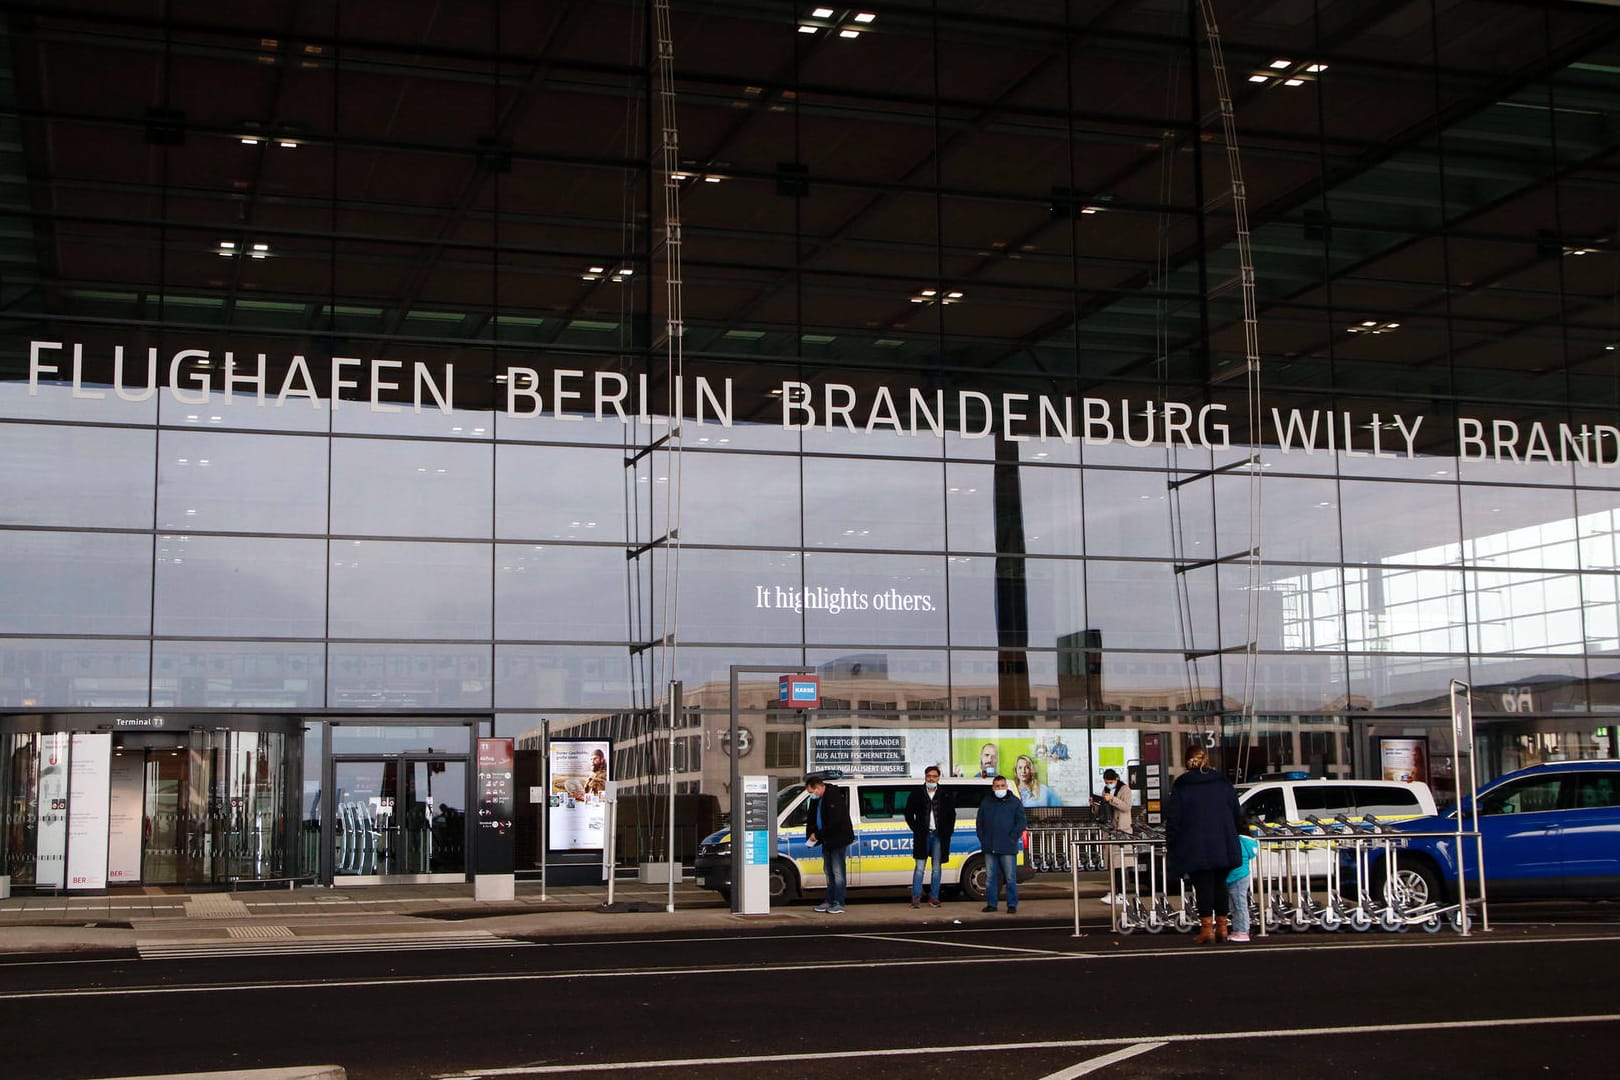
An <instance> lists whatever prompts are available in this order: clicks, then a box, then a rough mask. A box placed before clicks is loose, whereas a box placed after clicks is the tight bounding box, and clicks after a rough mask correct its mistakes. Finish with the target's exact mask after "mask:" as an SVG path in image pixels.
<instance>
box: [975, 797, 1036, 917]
mask: <svg viewBox="0 0 1620 1080" xmlns="http://www.w3.org/2000/svg"><path fill="white" fill-rule="evenodd" d="M1027 824H1028V822H1027V820H1026V819H1025V816H1024V804H1023V802H1022V801H1021V800H1020V799H1018V798H1016V797H1014V798H1009V797H1008V791H1007V778H1006V777H1005V776H998V777H996V778H995V780H994V781H993V782H992V783H991V785H990V794H989V795H988V796H986V797H985V799H984V801H983V802H981V803H980V804H979V816H978V821H977V825H978V830H979V848H980V850H982V851H983V852H984V863H985V869H986V870H987V871H988V872H989V880H988V881H987V882H986V883H985V890H984V910H985V911H994V910H996V902H997V901H998V900H999V899H1000V896H999V893H1000V889H999V888H998V884H999V883H998V881H997V878H1000V879H1002V880H1004V881H1006V883H1007V914H1009V915H1012V914H1015V913H1016V912H1017V911H1018V853H1019V852H1020V851H1022V850H1023V849H1024V829H1025V827H1026V825H1027Z"/></svg>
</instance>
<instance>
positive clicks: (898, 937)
mask: <svg viewBox="0 0 1620 1080" xmlns="http://www.w3.org/2000/svg"><path fill="white" fill-rule="evenodd" d="M843 936H844V937H851V938H860V939H862V940H865V941H903V942H905V943H906V944H908V945H948V946H950V947H951V948H953V949H987V950H989V951H990V952H1004V953H1032V954H1034V955H1035V956H1056V957H1061V958H1063V959H1065V960H1069V959H1080V958H1087V959H1089V958H1090V957H1091V956H1092V954H1091V953H1071V952H1062V951H1060V950H1058V949H1026V948H1024V947H1022V946H1019V945H980V944H978V943H977V942H972V941H941V940H939V939H938V938H918V937H907V936H906V935H904V934H845V935H843Z"/></svg>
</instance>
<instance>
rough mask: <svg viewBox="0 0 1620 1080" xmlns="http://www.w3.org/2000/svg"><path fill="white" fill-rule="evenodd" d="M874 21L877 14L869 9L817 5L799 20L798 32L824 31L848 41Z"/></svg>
mask: <svg viewBox="0 0 1620 1080" xmlns="http://www.w3.org/2000/svg"><path fill="white" fill-rule="evenodd" d="M875 22H877V15H876V14H874V13H873V12H870V11H862V10H860V9H859V8H832V7H819V6H818V7H814V8H811V9H810V14H809V15H807V16H805V17H804V18H803V19H801V20H800V21H799V33H801V34H820V33H822V32H823V31H826V32H827V34H828V35H829V36H831V35H833V34H836V35H837V36H838V37H841V38H843V39H844V40H846V41H850V40H853V39H855V38H858V37H860V36H861V34H862V33H864V32H865V31H867V30H869V29H871V26H872V24H873V23H875Z"/></svg>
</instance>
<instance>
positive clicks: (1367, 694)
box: [1348, 652, 1468, 714]
mask: <svg viewBox="0 0 1620 1080" xmlns="http://www.w3.org/2000/svg"><path fill="white" fill-rule="evenodd" d="M1348 661H1349V665H1350V697H1349V700H1350V707H1351V708H1353V709H1365V710H1371V711H1385V712H1392V713H1420V714H1434V713H1446V712H1449V711H1450V708H1451V706H1450V699H1449V698H1448V697H1447V692H1448V688H1449V686H1450V684H1451V680H1452V679H1462V678H1466V677H1467V675H1466V672H1467V670H1468V664H1467V661H1466V659H1465V658H1463V657H1461V656H1413V655H1403V654H1399V653H1371V654H1361V653H1354V652H1353V653H1351V654H1350V655H1349V657H1348Z"/></svg>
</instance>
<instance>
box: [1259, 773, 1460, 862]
mask: <svg viewBox="0 0 1620 1080" xmlns="http://www.w3.org/2000/svg"><path fill="white" fill-rule="evenodd" d="M1237 790H1238V805H1239V807H1240V808H1241V809H1242V811H1243V814H1244V816H1245V817H1247V818H1249V819H1250V820H1251V821H1253V822H1254V823H1255V824H1256V825H1258V826H1259V827H1260V828H1261V835H1265V827H1266V826H1268V825H1269V826H1277V825H1283V826H1287V827H1289V828H1291V829H1305V830H1310V829H1312V828H1313V826H1312V825H1311V823H1310V818H1312V817H1315V818H1316V819H1317V820H1319V821H1324V822H1328V823H1332V822H1333V820H1334V819H1335V818H1337V817H1338V816H1339V815H1341V814H1342V815H1344V816H1345V817H1347V818H1349V819H1350V820H1352V821H1360V820H1361V819H1362V818H1363V817H1364V816H1366V815H1368V814H1371V815H1373V816H1374V817H1376V818H1378V819H1379V820H1380V821H1402V820H1405V819H1407V818H1414V817H1428V816H1431V815H1433V814H1434V813H1436V810H1435V805H1434V793H1433V792H1432V791H1430V790H1429V785H1428V784H1425V783H1423V782H1422V781H1413V780H1322V779H1302V780H1268V781H1262V782H1260V783H1255V784H1240V785H1238V789H1237ZM1300 847H1301V848H1302V849H1303V850H1304V851H1305V852H1306V872H1307V873H1309V874H1310V876H1311V877H1325V876H1327V873H1328V870H1329V868H1330V867H1331V866H1332V864H1333V852H1332V850H1331V848H1329V846H1328V845H1326V844H1321V843H1312V842H1309V841H1306V842H1303V843H1301V844H1300ZM1282 860H1283V856H1281V855H1279V854H1277V853H1276V852H1275V851H1274V850H1272V851H1268V852H1267V853H1266V855H1265V858H1264V862H1263V865H1262V866H1261V867H1260V870H1261V872H1262V873H1276V872H1278V871H1280V870H1282V869H1284V864H1283V861H1282Z"/></svg>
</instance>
